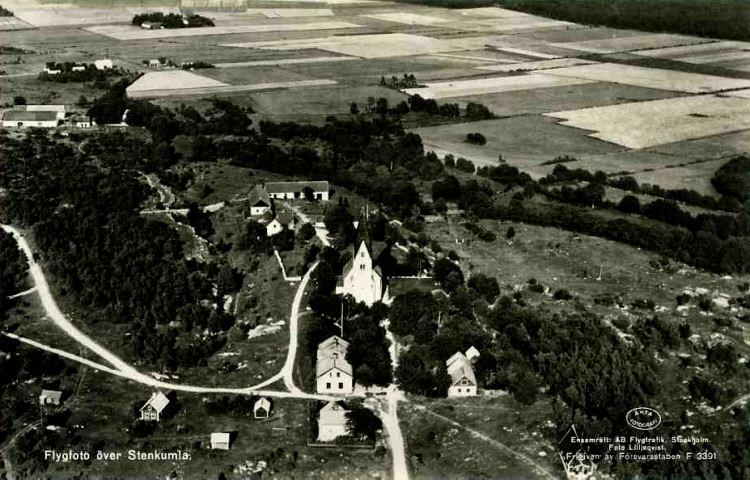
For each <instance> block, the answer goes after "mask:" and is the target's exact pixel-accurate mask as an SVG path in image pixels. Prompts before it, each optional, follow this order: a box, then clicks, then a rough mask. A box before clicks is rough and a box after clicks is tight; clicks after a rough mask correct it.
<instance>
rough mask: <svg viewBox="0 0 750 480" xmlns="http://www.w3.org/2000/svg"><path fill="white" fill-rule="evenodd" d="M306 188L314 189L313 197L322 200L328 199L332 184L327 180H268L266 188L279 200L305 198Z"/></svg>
mask: <svg viewBox="0 0 750 480" xmlns="http://www.w3.org/2000/svg"><path fill="white" fill-rule="evenodd" d="M305 188H309V189H310V190H312V193H313V198H314V199H315V200H320V201H322V202H327V201H328V192H329V191H330V185H329V184H328V181H326V180H320V181H310V182H304V181H303V182H268V183H266V190H268V194H269V195H270V196H271V198H274V199H278V200H294V199H304V198H305Z"/></svg>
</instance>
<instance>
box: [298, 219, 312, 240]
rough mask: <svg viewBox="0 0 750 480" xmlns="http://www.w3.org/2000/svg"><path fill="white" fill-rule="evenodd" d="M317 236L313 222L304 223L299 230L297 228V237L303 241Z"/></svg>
mask: <svg viewBox="0 0 750 480" xmlns="http://www.w3.org/2000/svg"><path fill="white" fill-rule="evenodd" d="M313 236H315V227H313V226H312V223H303V224H302V226H301V227H299V230H297V239H298V240H299V241H301V242H306V241H308V240H310V239H311V238H312V237H313Z"/></svg>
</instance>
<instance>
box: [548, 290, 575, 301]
mask: <svg viewBox="0 0 750 480" xmlns="http://www.w3.org/2000/svg"><path fill="white" fill-rule="evenodd" d="M553 298H554V299H555V300H570V299H572V298H573V295H571V294H570V292H569V291H567V290H565V289H564V288H560V289H558V290H555V294H554V295H553Z"/></svg>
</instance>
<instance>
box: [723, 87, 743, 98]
mask: <svg viewBox="0 0 750 480" xmlns="http://www.w3.org/2000/svg"><path fill="white" fill-rule="evenodd" d="M721 96H722V97H736V98H750V88H747V89H745V90H735V91H733V92H726V93H722V94H721Z"/></svg>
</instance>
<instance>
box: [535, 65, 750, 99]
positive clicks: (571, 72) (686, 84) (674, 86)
mask: <svg viewBox="0 0 750 480" xmlns="http://www.w3.org/2000/svg"><path fill="white" fill-rule="evenodd" d="M546 74H548V75H559V76H564V77H574V78H582V79H587V80H593V81H599V82H610V83H619V84H623V85H634V86H638V87H646V88H656V89H660V90H668V91H674V92H688V93H711V92H718V91H721V90H732V89H739V88H747V87H750V80H743V79H736V78H725V77H717V76H714V75H703V74H699V73H688V72H679V71H675V70H664V69H659V68H646V67H637V66H634V65H623V64H619V63H598V64H594V65H580V66H577V67H566V68H558V69H554V70H549V71H547V72H546Z"/></svg>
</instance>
